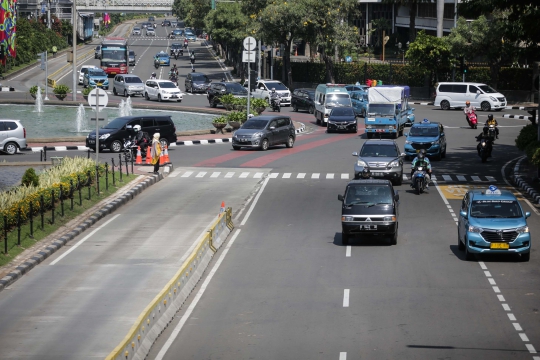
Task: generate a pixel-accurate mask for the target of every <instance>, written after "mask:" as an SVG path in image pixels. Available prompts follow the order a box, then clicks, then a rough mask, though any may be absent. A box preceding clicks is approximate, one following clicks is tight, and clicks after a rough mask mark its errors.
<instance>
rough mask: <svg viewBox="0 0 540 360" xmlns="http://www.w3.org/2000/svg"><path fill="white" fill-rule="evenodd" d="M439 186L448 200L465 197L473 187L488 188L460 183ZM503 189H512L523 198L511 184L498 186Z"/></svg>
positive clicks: (519, 197)
mask: <svg viewBox="0 0 540 360" xmlns="http://www.w3.org/2000/svg"><path fill="white" fill-rule="evenodd" d="M439 188H440V189H441V191H442V193H443V195H444V197H445V198H446V199H447V200H461V199H463V196H464V195H465V193H466V192H467V191H469V190H473V189H480V190H485V189H487V186H486V185H469V184H460V185H439ZM498 188H499V189H501V190H510V191H512V193H513V194H514V195H515V196H516V197H517V198H518V200H523V197H522V196H521V195H520V194H519V193H518V192H517V191H515V189H514V188H512V187H509V186H498Z"/></svg>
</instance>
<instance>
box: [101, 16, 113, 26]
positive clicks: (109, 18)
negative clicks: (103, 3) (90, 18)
mask: <svg viewBox="0 0 540 360" xmlns="http://www.w3.org/2000/svg"><path fill="white" fill-rule="evenodd" d="M110 23H111V17H110V15H109V14H108V13H105V14H103V24H105V27H109V24H110Z"/></svg>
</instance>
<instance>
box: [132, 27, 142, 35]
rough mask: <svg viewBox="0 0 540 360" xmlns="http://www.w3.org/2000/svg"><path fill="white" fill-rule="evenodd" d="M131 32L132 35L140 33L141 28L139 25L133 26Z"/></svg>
mask: <svg viewBox="0 0 540 360" xmlns="http://www.w3.org/2000/svg"><path fill="white" fill-rule="evenodd" d="M132 34H133V35H141V28H140V27H134V28H133V32H132Z"/></svg>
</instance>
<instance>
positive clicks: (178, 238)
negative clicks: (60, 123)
mask: <svg viewBox="0 0 540 360" xmlns="http://www.w3.org/2000/svg"><path fill="white" fill-rule="evenodd" d="M160 30H163V29H161V28H160V27H158V34H157V38H159V37H160ZM145 41H147V42H148V43H145V44H141V49H140V50H136V51H137V54H143V53H144V51H145V49H146V48H145V46H146V47H147V48H151V49H152V50H151V51H150V50H147V51H146V53H144V55H142V58H141V60H140V64H137V66H136V67H135V69H134V72H135V73H137V74H139V75H140V76H142V75H143V74H145V73H146V71H149V72H151V71H152V70H151V69H152V68H151V67H150V65H148V64H151V62H150V61H151V60H150V59H151V56H150V55H149V54H151V53H155V52H157V51H159V50H161V49H165V45H166V42H167V40H157V39H156V40H146V39H141V40H138V41H137V43H139V42H145ZM158 41H160V42H161V43H159V44H155V46H154V45H151V43H152V44H153V42H158ZM137 43H135V44H137ZM150 46H151V47H150ZM191 46H192V45H190V47H191ZM194 49H199V48H197V47H194ZM200 49H201V52H202V51H204V50H203V48H200ZM147 56H149V57H148V58H147ZM145 63H146V65H145V66H141V67H140V68H139V65H144V64H145ZM186 64H188V63H187V59H186V60H185V61H183V62H182V65H186ZM209 64H211V63H210V61H209ZM213 64H214V65H215V62H214V63H213ZM209 66H210V65H209ZM139 69H141V70H140V71H141V72H140V73H139ZM203 70H204V71H203ZM185 71H189V69H188V68H187V67H184V73H185ZM201 71H203V72H206V73H209V74H214V75H212V76H214V77H215V78H221V76H222V72H221V73H220V69H219V68H218V67H217V65H215V67H208V68H204V67H201ZM143 78H144V77H143ZM181 84H182V82H181ZM136 101H145V100H142V99H141V100H138V99H136ZM185 102H186V103H187V102H193V104H199V105H194V106H207V104H205V98H204V97H203V96H191V95H187V96H186V100H185ZM182 104H184V102H182ZM283 113H285V114H290V115H291V116H292V117H293V119H294V120H297V121H301V122H304V123H306V124H307V125H308V126H309V131H308V132H307V133H305V134H301V135H299V136H298V137H297V141H296V143H295V146H294V148H292V149H285V148H284V147H275V148H271V149H270V150H269V151H267V152H260V151H256V150H243V151H233V150H232V149H231V145H230V144H215V145H199V146H179V147H176V148H172V149H171V151H170V157H171V161H172V162H173V164H174V166H175V169H176V170H175V175H174V176H172V177H168V178H166V179H165V180H164V181H162V182H160V183H159V184H157V185H155V186H153V187H152V188H151V189H149V190H148V191H145V192H144V193H143V194H142V195H141V196H140V197H138V198H137V199H136V200H135V201H133V202H132V203H131V204H129V205H127V206H125V207H124V208H122V209H121V211H119V212H118V214H120V216H118V217H117V218H114V216H115V215H117V214H115V215H113V216H110V217H108V218H106V219H104V220H103V221H101V222H100V223H98V224H96V228H97V227H100V226H103V227H102V228H100V229H99V230H98V231H97V232H96V233H95V234H94V235H92V236H90V237H89V238H88V239H87V240H85V241H84V242H82V241H83V240H82V239H83V238H84V237H85V236H87V235H89V233H86V234H83V235H82V236H81V237H80V238H79V239H77V240H75V241H74V242H72V243H71V244H70V246H68V247H65V248H64V249H63V250H62V251H60V252H59V253H57V254H56V255H54V256H53V257H51V258H50V259H49V260H48V261H47V262H46V263H45V264H43V265H40V266H38V267H37V268H36V269H34V270H32V271H31V272H30V273H29V274H28V275H26V276H24V277H23V278H22V279H21V280H19V281H18V282H16V283H15V284H14V285H12V286H11V287H10V289H9V290H5V291H3V292H1V293H0V348H1V349H2V352H0V358H3V359H20V358H35V359H38V358H39V359H48V358H51V359H52V358H54V359H71V358H89V357H103V356H104V355H105V354H107V353H108V352H109V351H110V350H112V348H114V346H116V345H117V344H118V342H119V341H120V339H122V338H123V337H124V335H125V334H126V333H127V331H128V329H129V327H130V326H131V325H132V324H133V321H134V320H135V319H136V317H137V316H138V315H139V313H140V312H141V311H142V309H143V308H144V307H145V305H146V304H147V303H148V302H149V301H150V299H152V298H153V296H154V295H155V294H156V293H157V291H158V290H159V289H161V287H162V286H163V284H165V282H166V280H167V279H168V276H170V275H171V274H172V273H173V272H174V270H175V269H176V266H178V264H179V263H180V261H179V260H180V259H181V258H182V256H184V254H185V252H186V249H187V248H189V246H190V243H189V240H188V239H192V240H193V237H194V236H196V235H198V234H199V233H200V231H201V228H202V226H203V225H204V224H206V223H208V222H209V219H210V218H211V217H212V216H214V215H215V213H216V211H217V210H218V206H219V204H220V202H221V201H223V200H224V201H226V204H227V206H229V205H230V206H233V209H234V216H235V224H236V227H237V229H236V230H235V231H234V232H233V236H232V237H231V239H229V241H228V243H227V244H226V245H227V246H229V248H230V250H229V251H228V252H227V253H226V257H225V258H224V260H223V262H221V263H220V264H221V265H220V267H219V269H218V271H216V272H215V275H213V277H212V278H211V279H210V280H209V283H208V285H207V286H206V287H205V288H204V292H203V293H202V296H201V297H200V299H199V298H198V297H197V298H196V294H197V291H202V290H201V289H202V288H200V287H199V288H197V289H196V290H195V292H194V293H193V295H192V296H191V298H190V301H191V303H190V304H191V305H192V306H193V310H190V311H189V312H187V311H186V309H187V308H188V305H189V304H186V305H185V306H184V308H183V310H182V311H181V312H180V313H179V314H178V316H177V317H176V319H175V320H174V322H173V323H172V326H169V327H168V328H167V329H166V330H165V332H164V333H163V334H162V336H161V337H160V338H159V339H158V341H157V342H156V344H155V345H154V347H153V348H152V351H151V353H150V356H149V358H151V359H179V358H180V359H215V358H219V359H250V358H253V359H340V360H345V359H397V358H400V359H439V358H441V359H442V358H444V359H455V358H462V359H509V358H512V359H534V360H539V359H540V356H538V355H537V354H536V353H535V351H537V350H535V349H540V341H539V339H540V321H539V316H540V314H539V304H540V293H539V289H540V258H539V256H538V251H537V249H536V246H537V245H536V243H535V240H533V250H532V256H531V260H530V262H528V263H521V262H518V261H517V260H518V259H517V258H515V257H502V256H501V257H499V256H497V257H487V256H482V257H477V259H476V261H471V262H467V261H465V260H464V254H463V253H462V252H460V251H459V250H458V249H457V227H456V223H455V220H454V217H453V216H454V215H455V214H456V213H457V212H459V205H460V201H461V200H460V199H461V197H462V195H463V194H464V192H465V191H466V190H467V189H470V188H472V187H487V186H488V185H489V184H493V183H494V184H496V185H498V186H501V187H505V186H507V183H506V181H507V179H506V178H505V174H506V173H505V171H506V170H508V169H509V168H510V167H511V166H512V165H513V164H514V161H515V160H516V159H517V158H518V157H520V156H522V155H523V154H522V153H521V152H519V151H518V150H517V148H516V147H515V145H514V139H515V138H516V136H517V134H518V132H519V130H520V129H521V127H522V126H524V125H526V124H528V121H526V120H515V119H503V118H501V115H502V114H504V113H514V114H523V112H519V111H505V112H502V113H494V114H495V117H496V118H497V119H498V121H499V124H500V129H501V135H500V139H499V140H498V141H497V143H496V145H495V147H494V151H493V158H491V159H490V160H489V161H488V162H487V163H485V164H482V163H481V162H480V158H479V157H478V156H477V155H476V151H475V147H476V141H475V139H474V136H475V135H477V134H478V133H479V131H478V130H471V129H469V128H467V127H466V126H465V125H466V122H465V120H464V117H463V116H462V114H461V112H460V111H442V110H439V109H436V108H434V107H432V106H416V112H415V113H416V117H417V119H423V118H428V119H430V120H432V121H440V122H442V123H443V124H444V125H445V129H446V134H447V135H446V136H447V141H448V150H447V157H446V158H445V159H443V160H442V161H434V162H433V163H432V165H433V173H434V174H435V176H436V178H437V185H436V186H431V188H430V190H429V191H428V192H427V193H425V194H422V195H415V194H414V193H412V191H411V190H410V188H409V183H408V182H407V181H406V182H404V184H403V185H402V186H400V187H398V190H399V193H400V219H399V238H398V244H397V245H396V246H390V245H389V243H388V241H387V240H384V239H379V238H371V239H369V238H357V239H355V240H352V241H351V243H350V246H343V245H342V243H341V228H340V203H339V202H338V201H337V195H338V194H340V193H342V192H343V189H344V187H345V184H346V182H347V178H350V177H351V176H352V170H353V164H354V161H355V158H354V157H352V156H351V153H352V152H353V151H357V150H358V149H359V148H360V146H361V144H362V143H363V142H364V141H365V136H363V134H362V133H363V131H362V130H360V131H359V133H358V134H327V133H326V132H325V129H324V128H322V127H319V126H317V125H315V124H314V118H313V116H312V115H309V114H306V113H292V112H291V110H290V108H284V109H283ZM486 115H487V114H485V113H480V120H481V121H482V122H483V121H485V119H486ZM404 141H405V139H404V138H403V137H400V138H399V139H398V140H397V143H398V145H399V147H400V148H401V149H403V145H404ZM77 153H79V152H77V151H71V152H59V153H58V155H60V156H74V155H75V154H77ZM79 154H80V153H79ZM37 156H39V154H25V155H17V156H12V157H9V158H8V157H4V156H3V157H2V159H6V160H8V161H11V159H16V158H17V157H18V158H19V159H21V158H23V157H24V158H25V159H34V158H35V157H37ZM110 156H111V155H110V154H105V156H104V159H108V158H110ZM406 169H407V170H408V167H406ZM214 173H219V174H217V175H215V176H212V175H213V174H214ZM228 173H232V174H231V175H230V176H228V175H227V174H228ZM257 173H262V174H263V175H256V174H257ZM405 173H408V171H405ZM266 174H267V175H268V176H267V177H266V178H265V177H264V176H265V175H266ZM259 176H260V178H259ZM458 176H459V177H458ZM255 194H260V195H259V196H257V197H254V195H255ZM254 198H255V199H257V200H254ZM214 204H216V205H214ZM522 205H523V207H524V209H525V210H526V211H532V216H531V217H530V218H529V220H528V224H529V227H530V229H531V230H530V231H531V233H532V236H533V238H534V239H535V238H536V235H535V234H537V233H539V231H540V223H539V215H538V210H537V209H536V208H531V207H530V205H529V204H528V203H527V201H526V199H522ZM247 207H249V208H251V207H252V209H253V211H245V210H246V208H247ZM110 219H112V221H111V222H110V223H106V222H107V221H108V220H110ZM233 240H234V241H233ZM77 244H81V245H80V246H78V247H77V248H76V249H75V250H73V251H72V252H71V253H69V254H67V255H65V257H63V258H61V256H63V254H66V252H67V251H68V250H70V248H73V247H75V246H76V245H77ZM222 253H225V252H222ZM218 255H219V256H221V254H219V253H218ZM216 260H217V259H215V260H214V262H213V264H212V265H211V266H214V265H215V264H216V263H217V262H216ZM55 261H56V262H57V263H55V264H54V265H52V263H53V262H55ZM196 299H197V300H196ZM183 316H186V322H185V324H184V325H183V327H182V328H175V327H176V326H177V325H178V324H179V323H180V322H179V321H180V319H181V318H182V317H183ZM172 334H174V336H173V337H171V335H172Z"/></svg>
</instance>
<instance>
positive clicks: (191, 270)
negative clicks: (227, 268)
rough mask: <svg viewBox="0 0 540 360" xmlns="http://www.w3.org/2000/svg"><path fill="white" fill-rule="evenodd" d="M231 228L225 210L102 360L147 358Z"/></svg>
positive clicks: (228, 210)
mask: <svg viewBox="0 0 540 360" xmlns="http://www.w3.org/2000/svg"><path fill="white" fill-rule="evenodd" d="M233 228H234V225H233V223H232V209H231V208H227V209H226V210H225V212H223V213H221V214H219V215H218V216H217V218H216V219H215V220H214V221H213V222H212V224H211V225H210V226H209V228H208V232H207V233H206V234H204V235H202V236H201V238H200V239H199V240H198V243H197V246H196V247H195V249H194V250H193V252H192V253H191V254H190V255H189V256H188V258H187V259H186V261H185V262H184V263H183V264H182V266H180V269H179V270H178V271H177V272H176V274H175V275H174V277H173V278H172V279H171V280H170V281H169V282H168V283H167V285H165V287H164V288H163V290H161V291H160V293H159V294H158V295H157V296H156V297H155V298H154V300H152V302H151V303H150V304H149V305H148V306H147V307H146V308H145V309H144V310H143V312H142V313H141V314H140V315H139V317H138V318H137V320H136V321H135V324H134V325H133V326H132V327H131V329H130V330H129V332H128V334H127V335H126V337H125V338H124V339H123V340H122V342H121V343H120V344H119V345H118V346H117V347H116V348H115V349H114V350H113V351H112V352H111V353H110V354H109V355H108V356H107V357H106V360H116V359H118V360H119V359H122V360H131V359H136V360H139V359H140V360H142V359H144V358H145V357H146V356H147V355H148V353H149V351H150V348H151V346H152V344H153V343H154V341H155V340H156V339H157V337H158V336H159V335H160V334H161V333H162V332H163V330H164V329H165V328H166V327H167V325H168V324H169V323H170V322H171V320H172V319H173V318H174V315H175V314H176V313H177V311H178V310H179V309H180V307H181V306H182V304H183V303H184V302H185V301H186V299H187V297H188V296H189V294H190V293H191V291H193V289H194V288H195V286H196V285H197V282H199V280H200V279H201V278H202V275H203V272H204V270H205V269H206V267H207V266H208V264H209V263H210V260H211V259H212V257H213V256H214V254H215V253H216V252H217V249H219V247H220V246H221V245H222V244H223V242H224V241H225V239H226V238H227V236H228V235H229V234H230V232H231V231H232V229H233Z"/></svg>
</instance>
